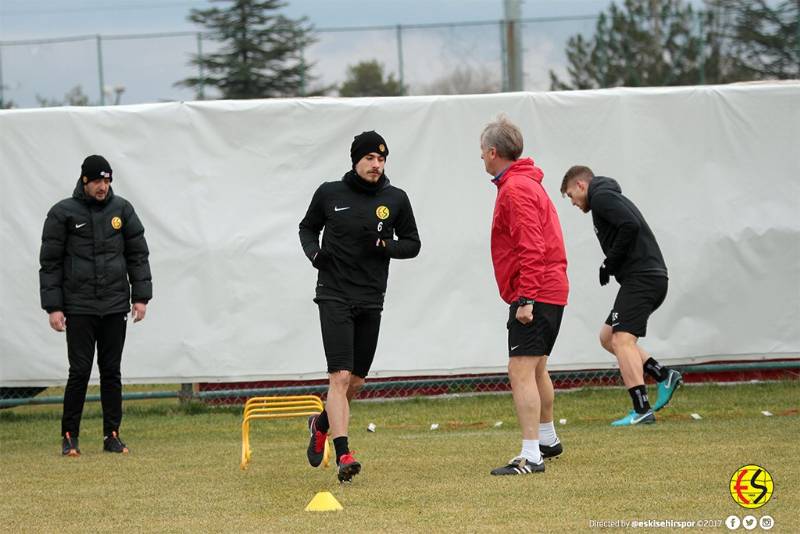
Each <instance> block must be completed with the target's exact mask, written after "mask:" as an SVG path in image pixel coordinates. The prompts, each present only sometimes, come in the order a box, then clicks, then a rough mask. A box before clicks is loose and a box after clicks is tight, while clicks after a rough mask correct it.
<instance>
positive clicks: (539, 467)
mask: <svg viewBox="0 0 800 534" xmlns="http://www.w3.org/2000/svg"><path fill="white" fill-rule="evenodd" d="M530 473H544V461H541V462H539V463H538V464H535V463H533V462H531V461H530V460H528V459H527V458H525V457H522V456H517V457H516V458H513V459H512V460H511V461H509V462H508V464H507V465H504V466H503V467H498V468H496V469H492V474H493V475H497V476H503V475H528V474H530Z"/></svg>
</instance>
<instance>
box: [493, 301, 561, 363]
mask: <svg viewBox="0 0 800 534" xmlns="http://www.w3.org/2000/svg"><path fill="white" fill-rule="evenodd" d="M517 308H518V306H517V305H516V304H512V305H511V306H510V307H509V309H508V323H506V327H507V328H508V355H509V356H549V355H550V353H551V352H552V351H553V345H555V344H556V338H557V337H558V330H559V329H560V328H561V317H562V316H563V315H564V306H559V305H557V304H546V303H544V302H534V304H533V322H531V323H528V324H522V323H520V322H519V321H517Z"/></svg>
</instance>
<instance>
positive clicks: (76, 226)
mask: <svg viewBox="0 0 800 534" xmlns="http://www.w3.org/2000/svg"><path fill="white" fill-rule="evenodd" d="M82 226H86V223H81V224H76V225H75V228H80V227H82Z"/></svg>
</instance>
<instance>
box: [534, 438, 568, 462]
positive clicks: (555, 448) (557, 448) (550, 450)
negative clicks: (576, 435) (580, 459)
mask: <svg viewBox="0 0 800 534" xmlns="http://www.w3.org/2000/svg"><path fill="white" fill-rule="evenodd" d="M539 452H541V453H542V458H555V457H556V456H558V455H559V454H561V453H562V452H564V446H563V445H561V440H559V439H558V438H556V444H555V445H542V444H539Z"/></svg>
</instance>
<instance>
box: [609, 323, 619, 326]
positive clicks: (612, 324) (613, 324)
mask: <svg viewBox="0 0 800 534" xmlns="http://www.w3.org/2000/svg"><path fill="white" fill-rule="evenodd" d="M618 324H619V323H611V326H617V325H618Z"/></svg>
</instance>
